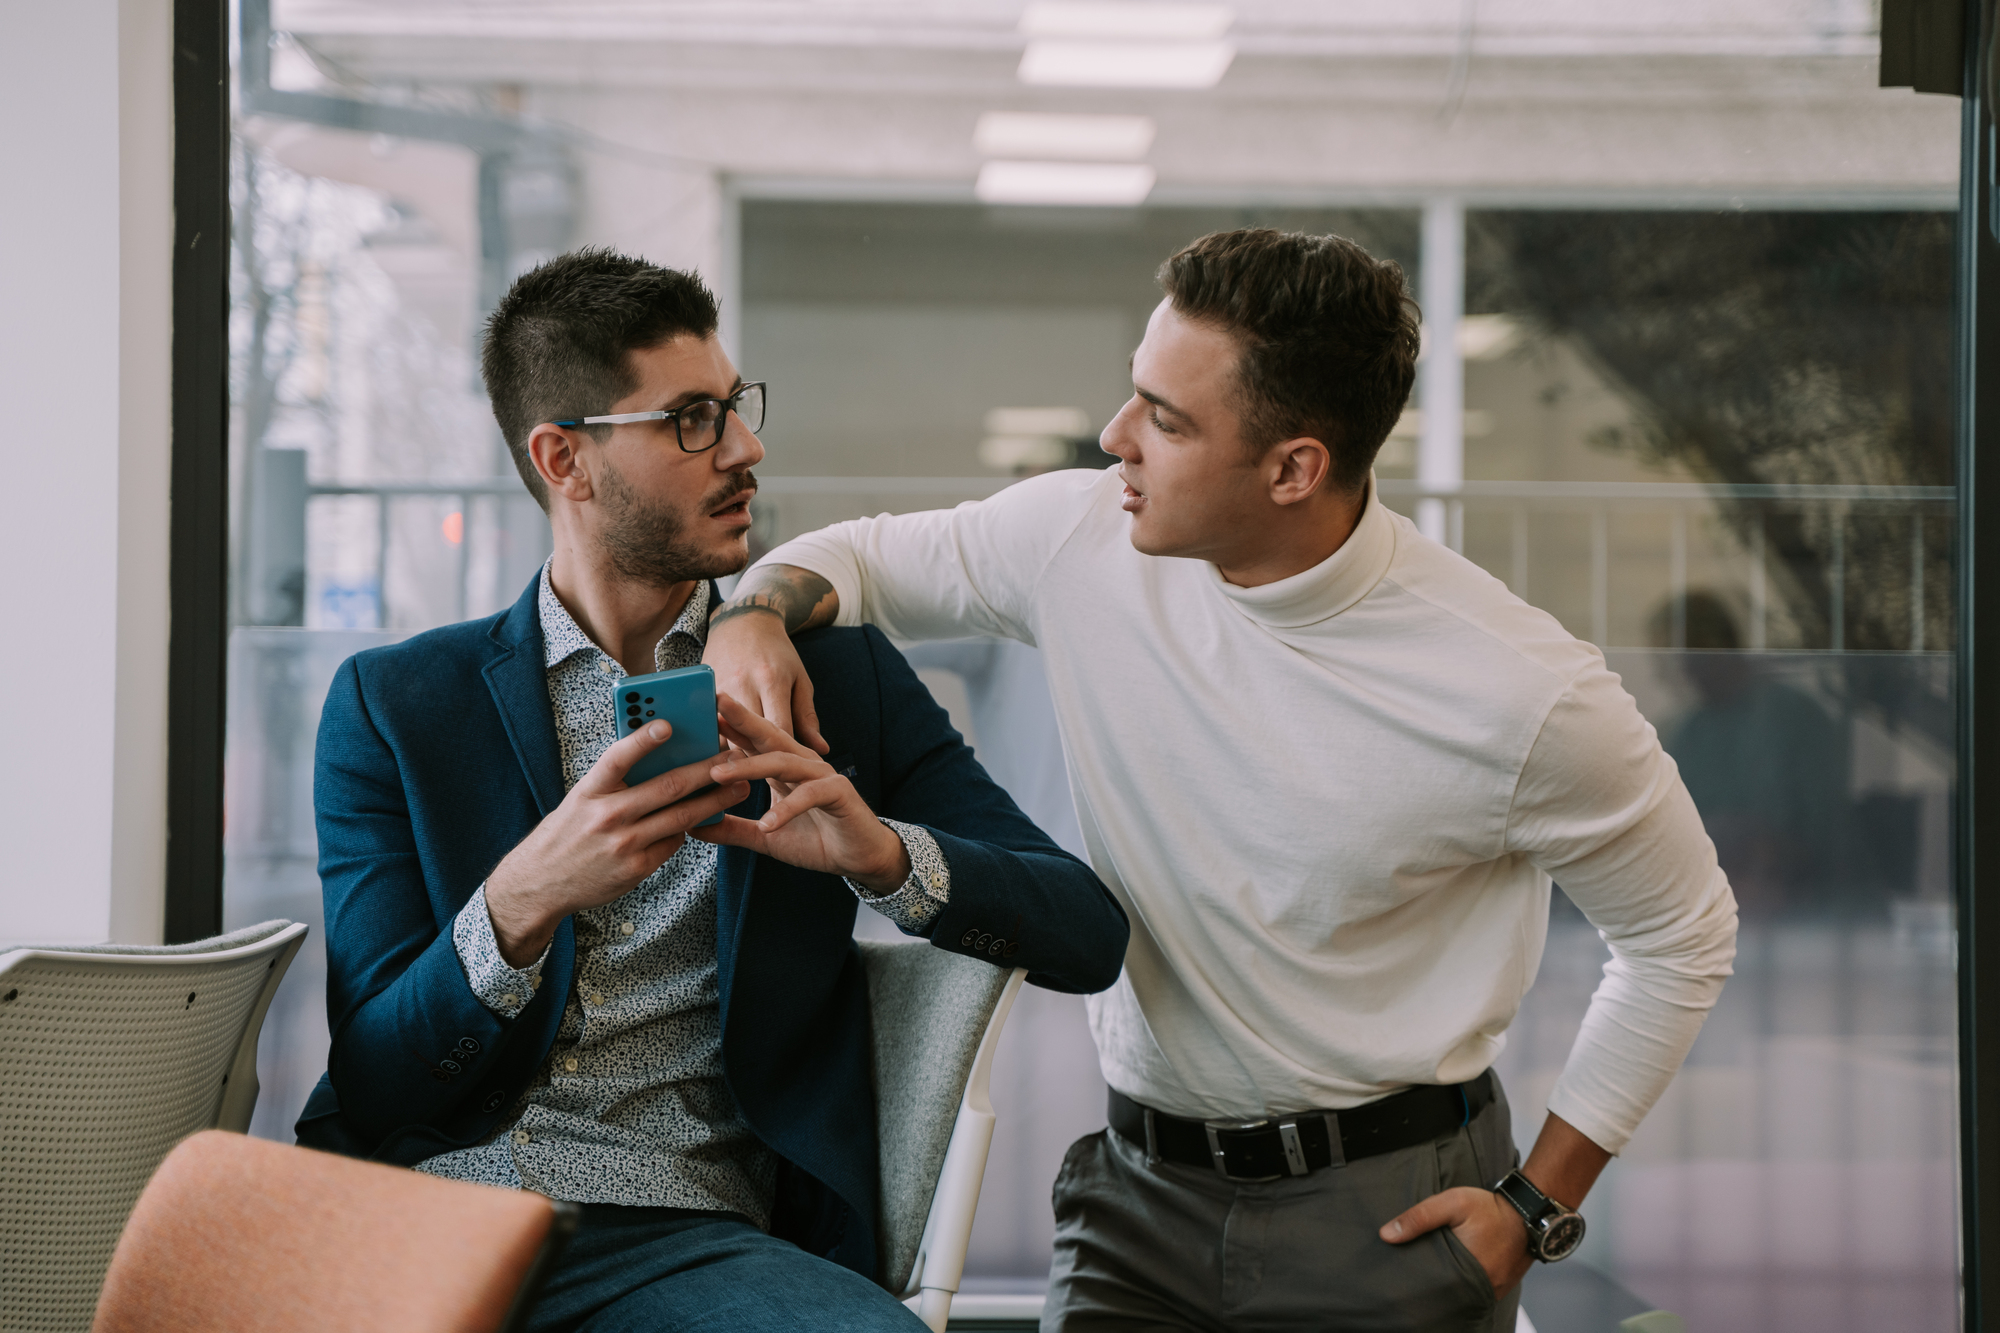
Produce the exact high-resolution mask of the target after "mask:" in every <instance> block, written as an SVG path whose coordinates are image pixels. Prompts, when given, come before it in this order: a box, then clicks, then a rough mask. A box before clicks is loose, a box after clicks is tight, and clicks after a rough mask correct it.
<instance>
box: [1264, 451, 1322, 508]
mask: <svg viewBox="0 0 2000 1333" xmlns="http://www.w3.org/2000/svg"><path fill="white" fill-rule="evenodd" d="M1264 459H1265V464H1264V465H1265V468H1266V471H1267V475H1268V476H1269V477H1270V483H1269V484H1270V492H1271V499H1272V501H1273V502H1274V503H1277V504H1281V505H1291V504H1297V503H1298V502H1299V501H1301V500H1305V499H1309V498H1311V497H1312V496H1314V495H1316V494H1318V493H1319V491H1320V490H1321V488H1323V487H1324V486H1325V485H1326V484H1327V478H1328V477H1329V476H1331V475H1332V474H1333V455H1332V453H1330V452H1329V451H1328V450H1327V447H1326V446H1325V445H1324V444H1321V443H1320V442H1319V441H1318V440H1315V439H1313V438H1312V437H1311V436H1309V435H1302V436H1300V437H1299V438H1297V439H1295V440H1286V441H1284V442H1283V443H1280V444H1274V445H1272V446H1271V448H1270V450H1269V452H1267V453H1266V454H1265V455H1264Z"/></svg>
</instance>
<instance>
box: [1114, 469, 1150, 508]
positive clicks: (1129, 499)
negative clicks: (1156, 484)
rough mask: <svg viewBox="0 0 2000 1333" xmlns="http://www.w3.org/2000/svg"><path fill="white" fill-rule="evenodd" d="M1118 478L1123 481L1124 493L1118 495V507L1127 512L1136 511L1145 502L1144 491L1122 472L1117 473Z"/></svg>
mask: <svg viewBox="0 0 2000 1333" xmlns="http://www.w3.org/2000/svg"><path fill="white" fill-rule="evenodd" d="M1118 479H1119V480H1120V481H1123V482H1124V483H1125V493H1124V494H1123V495H1122V496H1120V497H1119V500H1118V507H1119V508H1120V509H1123V510H1124V511H1125V512H1126V513H1128V514H1136V513H1138V512H1139V510H1140V508H1141V507H1142V506H1143V505H1144V504H1145V503H1146V493H1145V492H1144V491H1142V490H1140V489H1138V488H1137V487H1136V486H1134V485H1133V484H1132V483H1131V481H1130V480H1128V479H1127V478H1126V476H1125V474H1124V473H1123V472H1120V473H1119V474H1118Z"/></svg>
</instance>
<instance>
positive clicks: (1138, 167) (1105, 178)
mask: <svg viewBox="0 0 2000 1333" xmlns="http://www.w3.org/2000/svg"><path fill="white" fill-rule="evenodd" d="M975 189H976V193H977V194H978V195H979V198H980V200H981V201H982V202H984V203H989V204H1102V205H1114V204H1138V203H1144V202H1145V199H1146V196H1147V195H1149V194H1151V193H1152V192H1153V169H1152V168H1151V167H1149V166H1144V165H1142V164H1138V163H1122V162H1103V163H1099V162H988V163H987V164H986V165H985V166H983V167H981V168H980V169H979V184H978V185H977V186H976V187H975Z"/></svg>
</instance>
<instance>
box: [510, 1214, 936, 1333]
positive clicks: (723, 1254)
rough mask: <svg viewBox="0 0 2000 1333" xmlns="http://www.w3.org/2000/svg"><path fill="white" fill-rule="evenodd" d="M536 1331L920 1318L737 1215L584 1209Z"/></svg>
mask: <svg viewBox="0 0 2000 1333" xmlns="http://www.w3.org/2000/svg"><path fill="white" fill-rule="evenodd" d="M528 1327H529V1328H530V1329H531V1330H532V1331H533V1333H573V1331H574V1333H670V1331H671V1333H766V1330H770V1331H771V1333H777V1331H778V1330H793V1329H796V1330H820V1329H831V1328H837V1329H841V1330H843V1333H846V1331H847V1330H855V1331H856V1333H878V1330H879V1333H915V1331H916V1330H918V1329H921V1328H923V1324H922V1323H921V1322H920V1321H919V1320H918V1319H917V1317H916V1316H915V1315H913V1314H911V1313H910V1312H909V1311H908V1310H907V1309H905V1308H904V1307H903V1306H902V1305H901V1304H900V1303H898V1302H897V1301H896V1299H895V1298H894V1297H893V1296H891V1295H889V1293H888V1292H886V1291H883V1290H882V1289H881V1288H880V1287H878V1286H876V1285H875V1284H874V1283H873V1282H870V1281H869V1280H868V1279H867V1278H865V1277H862V1276H861V1275H860V1274H859V1273H855V1272H851V1271H849V1270H848V1269H845V1268H842V1267H841V1266H840V1265H838V1264H836V1263H832V1262H830V1261H828V1260H825V1259H821V1258H818V1257H816V1256H814V1255H810V1254H807V1253H806V1252H805V1251H804V1250H801V1249H800V1248H799V1247H798V1246H796V1245H794V1244H792V1243H791V1242H790V1241H783V1240H774V1239H772V1238H771V1237H770V1236H767V1235H765V1234H764V1233H763V1232H761V1231H759V1230H758V1229H757V1228H756V1227H753V1226H751V1225H750V1224H749V1223H748V1222H746V1221H744V1220H743V1219H742V1218H740V1217H737V1216H735V1215H734V1214H731V1213H695V1212H688V1211H686V1210H684V1209H679V1208H620V1207H617V1206H616V1205H613V1204H602V1203H587V1204H584V1205H583V1222H582V1224H581V1225H580V1226H578V1228H577V1231H576V1234H575V1235H574V1236H571V1237H570V1241H569V1244H568V1246H567V1247H565V1248H564V1250H563V1253H562V1257H561V1258H560V1259H559V1260H558V1261H557V1263H556V1267H555V1271H554V1272H553V1273H551V1274H549V1277H548V1280H547V1281H546V1282H544V1283H543V1284H542V1291H541V1295H540V1297H539V1298H538V1299H537V1300H536V1301H535V1306H534V1309H533V1311H532V1312H531V1313H530V1314H529V1317H528Z"/></svg>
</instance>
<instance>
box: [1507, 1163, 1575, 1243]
mask: <svg viewBox="0 0 2000 1333" xmlns="http://www.w3.org/2000/svg"><path fill="white" fill-rule="evenodd" d="M1493 1192H1494V1193H1495V1194H1498V1195H1499V1196H1500V1197H1501V1198H1503V1199H1505V1200H1506V1201H1507V1202H1508V1203H1511V1204H1513V1205H1514V1211H1515V1212H1517V1213H1519V1214H1520V1215H1521V1220H1522V1221H1524V1222H1526V1223H1527V1224H1528V1253H1529V1254H1531V1255H1533V1256H1534V1257H1535V1258H1537V1259H1539V1260H1541V1261H1542V1262H1543V1263H1545V1264H1552V1263H1555V1262H1556V1261H1557V1260H1558V1259H1567V1258H1569V1257H1570V1256H1571V1255H1572V1254H1575V1253H1576V1247H1577V1246H1579V1245H1581V1244H1583V1215H1582V1214H1581V1213H1578V1212H1576V1211H1574V1210H1572V1209H1569V1208H1565V1207H1563V1206H1562V1205H1561V1204H1559V1203H1557V1202H1556V1201H1555V1200H1554V1199H1551V1198H1550V1197H1549V1196H1548V1195H1546V1194H1544V1193H1542V1192H1541V1191H1540V1190H1538V1189H1536V1188H1535V1187H1534V1186H1533V1185H1531V1184H1529V1183H1528V1178H1527V1177H1526V1176H1524V1175H1522V1174H1521V1173H1520V1172H1519V1171H1509V1172H1508V1173H1507V1175H1506V1178H1505V1179H1503V1180H1502V1181H1501V1182H1500V1183H1499V1184H1498V1185H1495V1186H1494V1187H1493Z"/></svg>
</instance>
